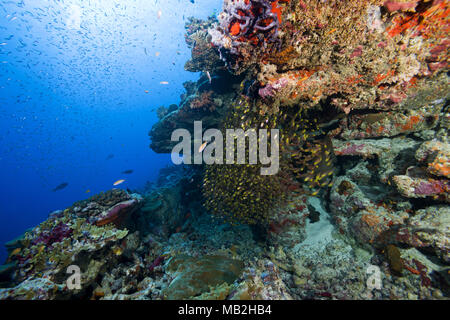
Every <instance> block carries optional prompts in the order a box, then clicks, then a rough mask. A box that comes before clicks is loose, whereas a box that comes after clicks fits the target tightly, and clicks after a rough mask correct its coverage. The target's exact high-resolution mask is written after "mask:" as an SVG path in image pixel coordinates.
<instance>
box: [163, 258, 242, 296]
mask: <svg viewBox="0 0 450 320" xmlns="http://www.w3.org/2000/svg"><path fill="white" fill-rule="evenodd" d="M243 268H244V263H243V262H242V261H240V260H235V259H231V258H229V257H226V256H222V255H210V256H203V257H191V256H187V255H180V256H177V257H174V258H172V259H171V260H170V261H169V262H168V264H167V272H171V273H173V275H172V276H173V280H172V282H171V283H170V285H169V287H168V288H167V289H166V290H165V292H164V295H165V297H166V298H167V299H170V300H173V299H187V298H191V297H195V296H198V295H201V294H203V293H205V292H209V291H210V287H215V286H219V285H222V284H223V283H228V284H232V283H233V282H234V281H235V280H236V279H238V278H239V276H240V275H241V273H242V270H243Z"/></svg>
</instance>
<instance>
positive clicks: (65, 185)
mask: <svg viewBox="0 0 450 320" xmlns="http://www.w3.org/2000/svg"><path fill="white" fill-rule="evenodd" d="M68 185H69V184H68V183H67V182H63V183H61V184H60V185H58V186H57V187H56V188H55V189H53V190H52V191H53V192H55V191H59V190H62V189H64V188H65V187H67V186H68Z"/></svg>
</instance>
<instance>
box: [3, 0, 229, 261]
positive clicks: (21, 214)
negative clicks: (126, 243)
mask: <svg viewBox="0 0 450 320" xmlns="http://www.w3.org/2000/svg"><path fill="white" fill-rule="evenodd" d="M118 3H120V4H118ZM221 6H222V0H195V3H194V4H193V3H191V1H190V0H164V1H162V0H160V1H159V0H156V1H155V0H128V1H125V0H124V1H113V0H90V1H86V0H66V1H56V0H45V1H44V0H23V1H0V172H1V176H0V177H1V179H0V184H1V185H0V247H1V249H0V250H1V251H0V264H1V263H2V262H3V261H4V260H5V258H6V251H5V250H4V248H3V244H4V243H5V242H6V241H9V240H11V239H13V238H15V237H17V236H19V235H20V234H22V233H23V232H24V231H25V230H26V229H27V228H30V227H34V226H35V225H37V224H38V223H40V222H42V221H43V220H45V219H46V217H47V216H48V214H49V213H50V212H51V211H54V210H57V209H64V208H66V207H68V206H70V205H71V204H72V203H73V202H75V201H78V200H82V199H86V198H88V197H90V196H92V195H94V194H96V193H98V192H100V191H106V190H109V189H111V188H112V187H113V183H114V182H115V181H116V180H119V179H125V180H126V181H125V183H123V184H122V185H120V187H121V188H130V189H142V188H144V186H145V184H146V183H147V182H149V181H154V180H155V179H156V177H157V174H158V171H159V169H160V168H162V167H165V166H166V165H169V164H170V156H169V155H157V154H155V153H154V152H153V151H151V150H150V149H149V147H148V146H149V143H150V141H149V138H148V131H149V130H150V128H151V127H152V125H153V124H154V123H155V122H156V121H157V116H156V112H155V110H156V108H158V107H159V106H161V105H166V106H168V105H170V104H172V103H178V102H179V97H180V95H181V94H182V93H183V92H184V88H183V86H182V83H183V82H185V81H187V80H197V79H198V76H199V75H198V74H193V73H189V72H186V71H184V68H183V66H184V63H185V62H186V61H187V60H188V59H189V57H190V50H189V49H188V48H187V46H186V44H185V42H184V33H185V29H184V25H185V22H186V21H187V18H188V17H189V16H195V17H197V18H206V17H207V16H210V15H211V14H213V13H215V12H220V9H221ZM158 16H159V17H158ZM162 81H167V82H169V84H168V85H162V84H160V82H162ZM146 91H148V93H146ZM125 170H133V173H132V174H130V175H126V174H122V172H123V171H125ZM64 182H66V183H68V186H67V187H66V188H64V189H62V190H59V191H56V192H53V191H52V190H53V189H54V188H55V187H57V186H58V185H59V184H61V183H64Z"/></svg>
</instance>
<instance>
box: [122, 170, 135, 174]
mask: <svg viewBox="0 0 450 320" xmlns="http://www.w3.org/2000/svg"><path fill="white" fill-rule="evenodd" d="M122 173H123V174H132V173H133V170H125V171H123V172H122Z"/></svg>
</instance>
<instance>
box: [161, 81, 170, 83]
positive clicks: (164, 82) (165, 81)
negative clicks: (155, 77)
mask: <svg viewBox="0 0 450 320" xmlns="http://www.w3.org/2000/svg"><path fill="white" fill-rule="evenodd" d="M159 84H169V82H167V81H161V82H160V83H159Z"/></svg>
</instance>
